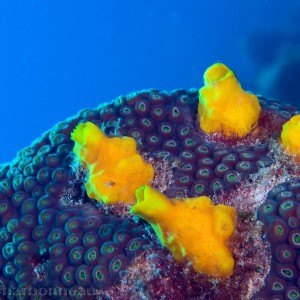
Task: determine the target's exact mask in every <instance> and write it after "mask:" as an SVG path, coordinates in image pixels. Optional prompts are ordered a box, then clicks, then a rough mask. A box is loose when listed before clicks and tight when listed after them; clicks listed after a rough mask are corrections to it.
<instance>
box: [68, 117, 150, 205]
mask: <svg viewBox="0 0 300 300" xmlns="http://www.w3.org/2000/svg"><path fill="white" fill-rule="evenodd" d="M72 139H73V140H74V141H75V146H74V149H73V151H74V153H75V154H76V156H77V157H78V159H79V161H80V163H81V164H82V165H83V167H84V168H85V169H87V170H88V173H89V175H88V180H87V182H86V191H87V194H88V196H89V197H90V198H92V199H96V200H98V201H102V202H105V203H106V204H116V203H119V202H122V203H126V204H133V203H134V202H135V190H136V189H137V188H139V187H140V186H142V185H144V184H149V183H150V182H151V181H152V180H153V177H154V169H153V167H152V165H151V164H148V163H146V162H145V161H144V160H143V158H142V156H141V155H140V154H138V152H137V150H136V142H135V140H134V139H133V138H131V137H122V138H120V137H113V138H109V137H107V136H106V135H105V134H104V133H103V132H102V131H101V130H100V129H99V128H98V127H97V126H96V125H94V124H93V123H91V122H87V123H80V124H79V125H78V126H77V127H76V128H75V129H74V131H73V132H72Z"/></svg>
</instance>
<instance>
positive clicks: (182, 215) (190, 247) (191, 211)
mask: <svg viewBox="0 0 300 300" xmlns="http://www.w3.org/2000/svg"><path fill="white" fill-rule="evenodd" d="M136 197H137V203H136V204H135V205H134V206H132V208H131V212H132V213H134V214H137V215H139V216H140V217H141V218H143V219H145V220H146V221H147V222H149V223H150V224H151V226H152V228H153V230H154V231H155V233H156V234H157V236H158V238H159V240H160V242H161V243H162V244H163V245H164V246H165V247H167V248H168V249H169V250H170V251H171V252H172V254H173V256H174V258H175V259H176V260H178V261H182V260H183V259H185V258H187V259H188V260H189V261H191V262H192V264H193V267H194V269H195V271H196V272H202V273H205V274H207V275H212V276H217V277H224V276H229V275H231V274H232V273H233V268H234V259H233V257H232V254H231V252H230V250H229V249H228V247H227V246H226V241H227V239H228V238H229V237H230V236H231V235H232V233H233V231H234V226H235V216H236V211H235V208H233V207H230V206H225V205H222V204H219V205H216V206H215V205H213V203H212V201H211V200H210V198H208V197H206V196H201V197H197V198H189V199H182V200H175V199H169V198H167V197H166V196H165V195H163V194H162V193H160V192H158V191H156V190H155V189H153V188H151V187H150V186H143V187H140V188H139V189H138V190H137V191H136Z"/></svg>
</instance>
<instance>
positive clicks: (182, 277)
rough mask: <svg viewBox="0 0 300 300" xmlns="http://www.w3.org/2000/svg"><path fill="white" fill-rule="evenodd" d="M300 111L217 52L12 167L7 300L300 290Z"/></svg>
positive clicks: (289, 294)
mask: <svg viewBox="0 0 300 300" xmlns="http://www.w3.org/2000/svg"><path fill="white" fill-rule="evenodd" d="M299 162H300V115H299V112H298V111H297V110H296V108H294V107H292V106H289V105H285V104H282V103H280V102H279V101H274V100H267V99H265V98H263V97H261V96H256V95H254V94H252V93H249V92H246V91H244V90H243V89H242V87H241V85H240V84H239V82H238V80H237V78H236V76H235V74H234V73H233V71H232V70H230V69H229V68H228V67H227V66H225V65H223V64H221V63H217V64H214V65H212V66H211V67H209V68H208V69H207V70H206V72H205V74H204V87H202V88H201V89H200V91H198V90H196V89H190V90H182V89H179V90H174V91H171V92H166V91H160V90H155V89H151V90H143V91H140V92H134V93H131V94H128V95H126V96H121V97H119V98H117V99H115V100H114V101H112V102H111V103H109V104H103V105H101V106H99V107H97V108H96V109H85V110H82V111H80V112H79V113H78V114H77V115H76V116H74V117H71V118H69V119H67V120H65V121H64V122H61V123H59V124H57V125H55V126H54V127H53V128H52V129H51V130H49V131H47V132H45V133H44V134H43V135H42V136H41V137H40V138H38V139H36V140H35V141H34V142H33V143H32V144H31V145H30V146H29V147H27V148H25V149H23V150H21V151H20V152H19V153H18V154H17V156H16V158H15V159H14V160H13V161H12V162H11V163H9V164H3V165H0V222H1V223H0V246H1V256H0V275H1V276H0V291H1V297H2V298H1V299H104V300H105V299H107V300H109V299H111V300H115V299H120V300H121V299H122V300H124V299H125V300H126V299H150V300H151V299H177V300H181V299H182V300H186V299H199V300H200V299H216V300H221V299H222V300H224V299H225V300H226V299H241V300H244V299H252V300H258V299H261V300H263V299H268V300H269V299H273V300H275V299H286V300H292V299H294V300H295V299H300V172H299Z"/></svg>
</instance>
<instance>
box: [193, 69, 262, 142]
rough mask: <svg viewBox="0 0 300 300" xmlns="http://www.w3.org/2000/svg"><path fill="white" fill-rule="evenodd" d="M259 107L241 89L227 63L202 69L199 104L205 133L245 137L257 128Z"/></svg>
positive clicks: (200, 117)
mask: <svg viewBox="0 0 300 300" xmlns="http://www.w3.org/2000/svg"><path fill="white" fill-rule="evenodd" d="M260 110H261V107H260V104H259V101H258V98H257V97H256V96H255V95H253V94H251V93H248V92H246V91H244V90H243V89H242V87H241V85H240V83H239V82H238V80H237V78H236V76H235V74H234V73H233V71H232V70H230V69H229V68H228V67H227V66H225V65H224V64H221V63H216V64H214V65H212V66H211V67H209V68H208V69H207V70H206V71H205V73H204V87H202V88H201V89H200V90H199V105H198V114H199V121H200V126H201V129H202V130H203V131H204V132H206V133H216V132H222V133H224V134H225V135H226V136H228V137H230V136H238V137H244V136H246V135H247V134H249V133H250V132H251V131H252V130H254V129H255V128H256V127H257V122H258V118H259V114H260Z"/></svg>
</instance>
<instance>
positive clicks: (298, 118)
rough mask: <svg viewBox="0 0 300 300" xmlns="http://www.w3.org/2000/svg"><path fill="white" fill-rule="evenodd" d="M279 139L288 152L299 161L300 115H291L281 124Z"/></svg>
mask: <svg viewBox="0 0 300 300" xmlns="http://www.w3.org/2000/svg"><path fill="white" fill-rule="evenodd" d="M281 141H282V144H283V146H284V148H285V149H286V150H287V151H288V153H290V154H292V155H296V157H297V160H298V161H299V162H300V115H295V116H293V117H292V118H291V119H290V120H289V121H287V122H286V123H285V124H284V125H283V126H282V131H281Z"/></svg>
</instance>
